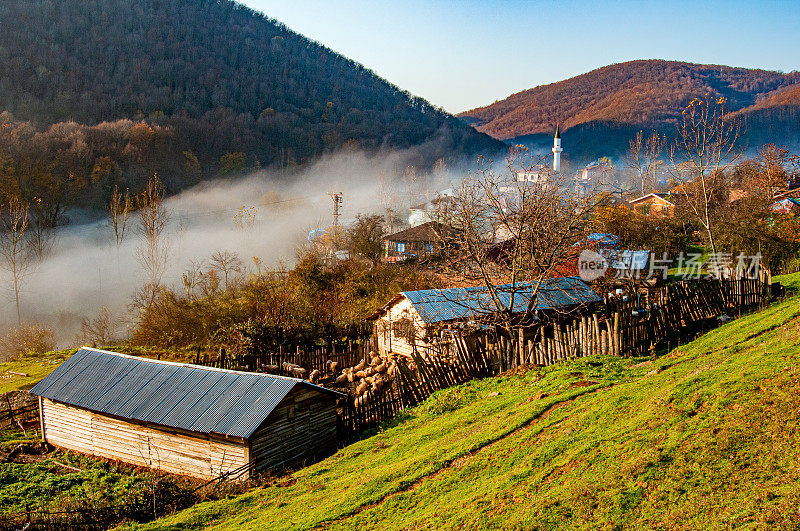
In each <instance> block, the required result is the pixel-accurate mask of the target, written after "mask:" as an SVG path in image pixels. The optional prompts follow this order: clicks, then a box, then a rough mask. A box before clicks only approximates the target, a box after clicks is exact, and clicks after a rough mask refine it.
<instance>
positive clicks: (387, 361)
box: [264, 351, 414, 406]
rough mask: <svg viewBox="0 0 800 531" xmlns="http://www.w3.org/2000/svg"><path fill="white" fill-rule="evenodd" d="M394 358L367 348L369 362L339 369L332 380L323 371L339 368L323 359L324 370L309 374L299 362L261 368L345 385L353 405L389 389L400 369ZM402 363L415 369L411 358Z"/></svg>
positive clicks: (328, 371) (358, 404)
mask: <svg viewBox="0 0 800 531" xmlns="http://www.w3.org/2000/svg"><path fill="white" fill-rule="evenodd" d="M394 357H395V355H392V357H389V356H380V355H379V354H375V352H374V351H370V353H369V355H368V356H367V358H369V360H370V361H369V362H367V359H363V360H361V362H359V363H358V364H357V365H354V366H352V367H346V368H344V369H342V372H341V374H339V375H338V376H337V377H336V378H335V379H334V380H333V381H330V377H328V378H326V377H325V374H334V375H335V374H336V372H337V371H338V369H339V363H338V362H336V361H331V360H328V361H327V362H326V371H325V373H323V372H322V371H320V370H318V369H315V370H313V371H311V373H310V374H308V371H307V370H306V369H304V368H303V367H301V366H300V365H297V364H294V363H289V362H283V364H282V365H281V366H278V365H274V366H273V365H267V366H265V367H264V369H265V370H266V371H267V372H276V371H278V370H279V369H282V370H283V372H284V373H287V374H290V375H292V376H294V377H295V378H300V379H304V380H308V381H309V382H311V383H315V384H319V383H326V384H328V385H330V386H336V387H343V386H347V387H348V388H349V390H350V393H349V394H350V395H351V396H353V397H354V401H353V403H354V405H356V406H363V405H366V404H367V403H368V402H369V401H370V400H371V399H372V397H374V396H375V395H376V394H377V393H378V392H380V391H381V390H382V389H386V388H388V387H389V385H390V384H391V382H392V380H394V378H395V377H397V374H398V372H399V369H398V367H397V363H398V360H397V359H394ZM401 363H406V364H407V365H409V368H410V369H411V370H414V367H413V361H410V360H408V361H405V360H404V361H402V362H401ZM306 375H308V376H306Z"/></svg>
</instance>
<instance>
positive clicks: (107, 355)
mask: <svg viewBox="0 0 800 531" xmlns="http://www.w3.org/2000/svg"><path fill="white" fill-rule="evenodd" d="M31 393H32V394H34V395H37V396H38V397H39V414H40V422H41V433H42V439H43V440H44V441H46V442H48V443H50V444H52V445H54V446H58V447H61V448H66V449H69V450H75V451H77V452H82V453H86V454H90V455H95V456H99V457H105V458H109V459H115V460H119V461H124V462H127V463H131V464H134V465H139V466H145V467H151V468H155V469H158V470H163V471H165V472H170V473H173V474H181V475H187V476H193V477H196V478H202V479H211V478H214V477H217V476H220V475H222V474H225V473H231V475H232V476H236V477H243V478H244V477H248V476H249V475H250V474H251V473H252V472H253V471H260V470H268V469H274V468H280V467H284V466H289V465H293V464H297V463H299V462H302V461H304V460H310V459H313V458H315V457H317V456H323V455H326V454H328V453H330V452H332V451H334V450H335V448H336V400H337V398H339V397H341V396H343V395H341V394H340V393H337V392H335V391H332V390H329V389H325V388H323V387H319V386H316V385H313V384H310V383H308V382H306V381H303V380H298V379H295V378H286V377H283V376H273V375H268V374H258V373H249V372H239V371H230V370H223V369H214V368H209V367H201V366H197V365H189V364H184V363H174V362H168V361H157V360H151V359H146V358H139V357H135V356H127V355H124V354H117V353H114V352H107V351H103V350H97V349H93V348H88V347H84V348H82V349H81V350H79V351H78V352H76V353H75V354H74V355H73V356H72V357H70V358H69V359H68V360H67V361H65V362H64V363H63V364H62V365H61V366H59V367H58V368H57V369H56V370H55V371H53V372H52V373H50V375H49V376H47V377H46V378H45V379H44V380H42V381H41V382H39V383H38V384H36V386H35V387H34V388H33V389H31ZM240 472H241V474H240Z"/></svg>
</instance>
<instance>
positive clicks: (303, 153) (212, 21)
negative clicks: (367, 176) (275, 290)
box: [0, 0, 502, 187]
mask: <svg viewBox="0 0 800 531" xmlns="http://www.w3.org/2000/svg"><path fill="white" fill-rule="evenodd" d="M3 111H8V112H10V113H11V115H12V116H8V115H6V116H5V117H4V118H2V120H3V121H6V122H10V121H13V122H25V121H29V122H32V124H31V127H33V128H35V129H37V130H40V131H41V130H45V129H47V128H48V127H49V126H51V125H52V124H56V123H63V122H73V121H74V122H77V123H78V124H80V125H81V126H85V127H93V126H96V125H98V124H101V123H102V122H108V121H116V120H121V119H129V120H133V121H135V122H142V121H144V122H146V123H147V125H148V126H152V127H154V128H160V129H156V131H157V132H159V131H160V132H166V133H165V134H167V137H168V141H166V143H164V144H163V145H162V146H161V149H162V151H163V150H166V151H167V153H161V152H160V153H159V157H161V156H162V155H164V156H168V157H170V156H172V155H175V156H176V157H177V158H179V159H182V158H183V153H184V152H190V157H189V158H190V161H191V164H194V163H195V161H194V158H193V157H196V158H197V163H199V165H200V167H201V169H202V172H203V173H204V174H211V173H216V172H217V171H218V170H219V169H220V167H221V166H225V162H224V161H221V158H222V157H223V156H224V155H225V154H226V153H227V154H237V155H236V156H235V157H233V158H231V157H230V156H229V157H228V158H227V159H226V160H227V161H229V162H230V161H232V160H233V161H234V162H235V164H233V166H234V167H235V168H239V167H241V166H242V164H244V165H245V166H246V167H252V166H254V165H258V164H260V165H267V164H280V165H282V166H292V165H294V164H298V163H302V162H304V161H307V160H309V159H311V158H313V157H316V156H318V155H320V154H321V153H324V152H327V151H332V150H335V149H338V148H340V147H342V146H348V147H360V148H363V149H367V150H375V149H379V148H407V147H411V146H420V145H427V149H428V151H424V149H425V148H423V154H422V156H423V157H426V156H427V157H429V158H432V157H438V156H444V157H448V156H454V155H455V156H458V155H463V154H472V153H475V152H479V151H483V150H492V149H499V148H502V144H501V143H499V142H497V141H495V140H493V139H491V138H490V137H488V136H486V135H483V134H481V133H477V132H476V131H475V130H474V129H472V128H471V127H468V126H466V125H465V124H464V123H463V122H462V121H460V120H458V119H457V118H455V117H453V116H451V115H449V114H448V113H446V112H444V111H442V110H441V109H438V108H436V107H434V106H433V105H431V104H430V103H428V102H426V101H424V100H423V99H421V98H418V97H415V96H413V95H411V94H409V93H408V92H406V91H404V90H401V89H399V88H398V87H396V86H394V85H392V84H390V83H388V82H387V81H385V80H383V79H381V78H380V77H378V76H377V75H376V74H374V73H373V72H371V71H370V70H368V69H366V68H364V67H363V66H362V65H360V64H358V63H356V62H354V61H352V60H350V59H347V58H345V57H343V56H341V55H339V54H337V53H334V52H333V51H331V50H329V49H327V48H325V47H324V46H322V45H320V44H318V43H315V42H313V41H311V40H309V39H307V38H305V37H303V36H302V35H299V34H297V33H294V32H292V31H290V30H289V29H287V28H286V27H285V26H284V25H282V24H281V23H279V22H277V21H275V20H272V19H270V18H267V17H265V16H263V15H261V14H259V13H257V12H255V11H253V10H251V9H249V8H246V7H244V6H242V5H240V4H237V3H235V2H232V1H229V0H58V1H53V0H3V1H2V3H0V112H3ZM26 127H27V126H26ZM129 127H130V126H129ZM123 128H124V127H123ZM119 129H120V127H116V128H115V131H117V130H119ZM86 134H88V135H89V136H92V135H94V136H97V135H98V134H99V135H102V131H98V130H97V129H96V128H95V129H91V130H88V132H87V133H86ZM117 140H119V139H117V138H115V139H113V141H117ZM111 141H112V140H109V142H111ZM86 143H87V144H88V148H89V150H92V149H93V146H94V145H95V144H93V143H92V142H89V141H87V142H86ZM2 147H3V145H2V141H0V150H1V149H2ZM9 149H10V148H9ZM238 153H242V154H244V158H242V156H241V155H238ZM7 154H8V153H7ZM107 154H108V153H100V152H95V153H93V156H95V157H100V156H102V155H107ZM0 155H2V153H0ZM111 156H112V158H113V159H114V160H113V161H112V162H114V163H117V164H120V165H121V167H122V169H121V171H122V173H123V174H125V171H126V164H127V161H123V160H119V157H118V156H116V154H114V153H112V154H111ZM87 164H89V166H90V168H91V166H92V165H93V164H94V161H88V162H87ZM178 166H179V167H180V166H181V164H180V163H179V164H178ZM150 169H153V168H147V170H148V171H149V170H150ZM162 170H163V168H162ZM167 170H168V171H169V169H167ZM148 171H144V170H143V171H142V173H148ZM170 175H172V177H171V179H168V180H171V181H175V182H174V183H173V184H175V186H177V187H180V185H181V184H182V183H180V182H178V181H179V180H180V179H179V177H176V172H174V171H170ZM175 186H173V187H175Z"/></svg>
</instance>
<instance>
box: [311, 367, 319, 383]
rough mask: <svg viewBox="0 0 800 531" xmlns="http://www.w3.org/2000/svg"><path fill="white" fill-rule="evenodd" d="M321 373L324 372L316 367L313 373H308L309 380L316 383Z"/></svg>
mask: <svg viewBox="0 0 800 531" xmlns="http://www.w3.org/2000/svg"><path fill="white" fill-rule="evenodd" d="M321 374H322V373H321V372H319V370H317V369H314V370H313V371H311V374H309V375H308V381H309V382H311V383H315V382H316V381H317V380H318V379H319V377H320V375H321Z"/></svg>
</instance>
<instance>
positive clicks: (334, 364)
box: [329, 361, 339, 373]
mask: <svg viewBox="0 0 800 531" xmlns="http://www.w3.org/2000/svg"><path fill="white" fill-rule="evenodd" d="M338 368H339V362H338V361H332V362H331V365H330V367H329V369H330V371H331V372H334V373H335V372H336V370H337V369H338Z"/></svg>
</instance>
